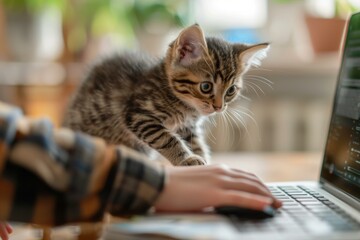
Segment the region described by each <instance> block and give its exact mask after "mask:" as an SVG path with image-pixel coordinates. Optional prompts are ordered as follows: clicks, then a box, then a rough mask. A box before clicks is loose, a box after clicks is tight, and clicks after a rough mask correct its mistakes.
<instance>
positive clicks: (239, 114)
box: [231, 109, 260, 139]
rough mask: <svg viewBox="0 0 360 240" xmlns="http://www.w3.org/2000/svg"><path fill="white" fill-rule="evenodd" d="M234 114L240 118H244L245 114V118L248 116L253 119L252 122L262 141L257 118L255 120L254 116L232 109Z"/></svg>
mask: <svg viewBox="0 0 360 240" xmlns="http://www.w3.org/2000/svg"><path fill="white" fill-rule="evenodd" d="M231 111H232V113H233V114H235V116H238V117H240V118H242V116H241V114H244V115H245V116H247V117H248V118H250V119H251V121H252V122H253V123H254V125H255V128H256V133H257V135H258V139H260V128H259V125H258V123H257V122H256V120H255V118H253V116H251V115H250V114H248V113H246V112H243V111H239V110H237V109H231Z"/></svg>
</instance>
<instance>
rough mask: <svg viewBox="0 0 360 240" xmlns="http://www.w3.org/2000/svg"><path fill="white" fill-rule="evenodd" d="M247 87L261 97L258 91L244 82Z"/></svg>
mask: <svg viewBox="0 0 360 240" xmlns="http://www.w3.org/2000/svg"><path fill="white" fill-rule="evenodd" d="M244 83H245V86H246V87H250V88H251V89H252V90H253V91H254V92H255V94H256V96H258V97H260V95H259V93H258V92H257V91H256V89H255V88H254V87H253V86H251V85H250V84H249V83H248V82H244Z"/></svg>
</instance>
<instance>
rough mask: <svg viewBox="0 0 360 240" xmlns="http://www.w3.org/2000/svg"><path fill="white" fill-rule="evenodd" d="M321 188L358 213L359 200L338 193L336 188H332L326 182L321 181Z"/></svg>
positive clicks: (359, 208)
mask: <svg viewBox="0 0 360 240" xmlns="http://www.w3.org/2000/svg"><path fill="white" fill-rule="evenodd" d="M322 187H323V188H324V189H325V190H326V191H328V192H329V193H331V194H333V195H334V196H335V197H337V198H339V199H341V200H342V201H344V202H346V203H347V204H349V205H350V206H352V207H353V208H355V209H357V210H359V211H360V202H359V200H356V199H355V198H354V197H351V196H350V195H348V194H346V193H344V192H342V191H340V190H339V189H337V188H336V187H334V186H332V185H331V184H330V183H327V182H326V181H322Z"/></svg>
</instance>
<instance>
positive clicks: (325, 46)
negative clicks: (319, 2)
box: [305, 0, 357, 54]
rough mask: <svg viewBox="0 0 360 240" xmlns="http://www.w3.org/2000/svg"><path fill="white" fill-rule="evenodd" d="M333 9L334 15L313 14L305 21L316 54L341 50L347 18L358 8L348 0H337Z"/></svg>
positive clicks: (307, 16)
mask: <svg viewBox="0 0 360 240" xmlns="http://www.w3.org/2000/svg"><path fill="white" fill-rule="evenodd" d="M333 9H334V11H333V13H332V15H330V16H327V17H322V16H317V15H311V14H307V15H306V16H305V23H306V26H307V28H308V32H309V37H310V41H311V44H312V49H313V51H314V53H315V54H319V53H324V52H334V51H338V50H339V47H340V43H341V39H342V35H343V32H344V28H345V25H346V19H347V17H348V16H349V15H350V14H351V13H352V12H355V11H356V10H357V8H356V7H355V6H354V5H352V4H351V2H350V1H348V0H335V1H334V6H333Z"/></svg>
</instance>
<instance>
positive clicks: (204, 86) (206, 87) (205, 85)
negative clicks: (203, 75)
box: [200, 82, 212, 93]
mask: <svg viewBox="0 0 360 240" xmlns="http://www.w3.org/2000/svg"><path fill="white" fill-rule="evenodd" d="M200 90H201V91H202V92H203V93H209V92H211V90H212V83H211V82H202V83H200Z"/></svg>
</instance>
